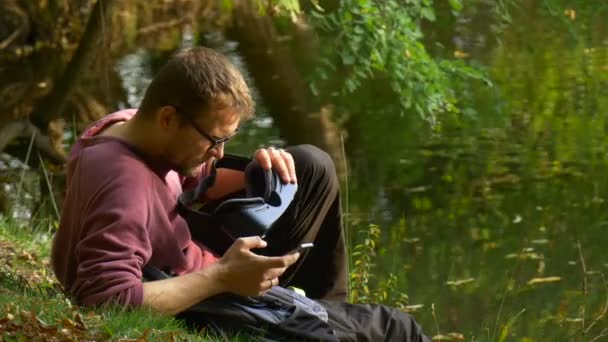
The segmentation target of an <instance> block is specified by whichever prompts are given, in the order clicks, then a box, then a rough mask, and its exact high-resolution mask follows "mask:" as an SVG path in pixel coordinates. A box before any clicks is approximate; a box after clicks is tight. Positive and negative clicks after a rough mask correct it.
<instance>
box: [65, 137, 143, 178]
mask: <svg viewBox="0 0 608 342" xmlns="http://www.w3.org/2000/svg"><path fill="white" fill-rule="evenodd" d="M70 163H72V164H73V165H72V167H73V168H74V172H75V173H78V174H80V175H86V178H87V179H89V180H90V181H93V182H94V181H95V179H101V180H104V181H105V182H111V183H113V182H129V183H130V184H131V185H132V186H133V185H136V184H147V183H149V182H150V176H152V175H154V173H153V171H152V170H151V169H150V168H149V167H147V166H146V164H145V163H144V162H142V160H141V159H139V158H138V157H137V156H136V155H135V154H134V153H133V152H132V151H131V150H130V149H129V148H128V147H126V146H125V145H124V144H123V143H121V142H120V141H117V140H115V139H107V141H102V142H99V143H96V144H94V145H90V146H86V147H85V148H83V149H82V150H80V152H79V153H78V154H77V155H75V156H74V158H73V159H72V160H71V161H70Z"/></svg>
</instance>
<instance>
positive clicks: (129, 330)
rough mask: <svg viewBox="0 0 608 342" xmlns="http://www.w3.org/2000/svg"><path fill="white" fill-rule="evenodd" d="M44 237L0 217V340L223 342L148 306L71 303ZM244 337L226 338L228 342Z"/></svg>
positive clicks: (220, 337)
mask: <svg viewBox="0 0 608 342" xmlns="http://www.w3.org/2000/svg"><path fill="white" fill-rule="evenodd" d="M49 247H50V236H49V235H48V234H46V233H38V232H32V231H31V230H28V229H24V228H19V227H17V226H16V225H14V224H11V223H9V222H7V221H0V260H1V261H0V265H1V266H0V336H1V338H0V340H4V341H13V340H14V341H23V340H30V339H31V338H32V337H36V338H42V340H45V341H64V340H79V341H82V340H98V341H99V340H103V341H105V340H114V341H146V340H152V341H170V340H180V341H202V340H204V341H210V340H211V341H213V340H217V341H226V340H227V339H228V337H227V336H216V335H211V334H209V333H205V332H202V333H199V334H196V333H192V332H189V331H187V330H186V329H185V327H184V326H183V324H182V323H181V322H179V321H177V320H175V319H173V318H171V317H166V316H161V315H159V314H155V313H153V312H150V311H149V310H145V309H141V310H128V311H127V310H121V309H118V308H103V309H96V310H88V309H85V308H81V307H78V306H76V305H73V304H72V303H71V301H70V300H69V298H67V297H66V296H65V295H64V294H63V293H62V291H61V289H60V287H59V285H58V284H57V282H56V281H55V279H54V276H53V273H52V270H51V268H50V264H49ZM234 339H237V340H246V338H244V337H236V336H230V340H234Z"/></svg>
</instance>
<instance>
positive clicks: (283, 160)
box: [253, 147, 297, 184]
mask: <svg viewBox="0 0 608 342" xmlns="http://www.w3.org/2000/svg"><path fill="white" fill-rule="evenodd" d="M253 158H254V159H255V160H257V162H258V163H259V164H260V166H261V167H262V168H263V169H265V170H268V169H270V168H273V169H275V170H276V171H277V172H278V173H279V176H280V177H281V180H282V181H283V182H285V183H294V184H295V183H296V182H297V179H296V167H295V164H294V162H293V157H292V156H291V154H289V152H287V151H285V150H283V149H276V148H274V147H269V148H267V149H265V148H260V149H258V150H256V151H255V154H254V155H253Z"/></svg>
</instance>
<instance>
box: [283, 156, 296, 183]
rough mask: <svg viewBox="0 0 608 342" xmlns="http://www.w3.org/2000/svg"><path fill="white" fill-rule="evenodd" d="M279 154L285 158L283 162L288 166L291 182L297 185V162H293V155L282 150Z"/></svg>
mask: <svg viewBox="0 0 608 342" xmlns="http://www.w3.org/2000/svg"><path fill="white" fill-rule="evenodd" d="M279 153H280V154H281V158H283V161H284V162H285V165H286V166H287V172H289V178H291V182H292V183H297V179H296V165H295V162H294V161H293V157H292V156H291V153H289V152H287V151H285V150H284V149H282V148H281V149H279Z"/></svg>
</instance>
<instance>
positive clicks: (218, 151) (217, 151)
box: [210, 143, 224, 160]
mask: <svg viewBox="0 0 608 342" xmlns="http://www.w3.org/2000/svg"><path fill="white" fill-rule="evenodd" d="M210 152H211V155H212V156H213V158H215V159H216V160H220V159H222V158H223V157H224V144H223V143H222V144H220V145H219V146H217V147H216V148H214V149H213V150H211V151H210Z"/></svg>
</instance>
